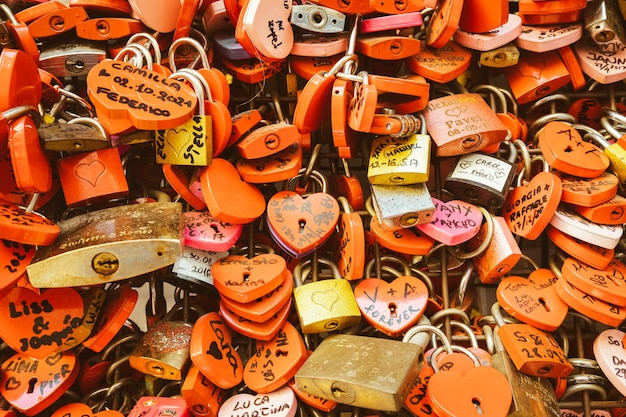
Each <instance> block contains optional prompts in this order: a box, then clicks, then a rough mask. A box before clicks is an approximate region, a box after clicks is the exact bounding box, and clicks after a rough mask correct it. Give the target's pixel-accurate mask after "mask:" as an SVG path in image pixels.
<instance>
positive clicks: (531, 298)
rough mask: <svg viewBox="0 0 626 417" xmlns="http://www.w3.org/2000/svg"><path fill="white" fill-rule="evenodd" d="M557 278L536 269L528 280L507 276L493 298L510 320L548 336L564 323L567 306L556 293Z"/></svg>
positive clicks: (552, 274)
mask: <svg viewBox="0 0 626 417" xmlns="http://www.w3.org/2000/svg"><path fill="white" fill-rule="evenodd" d="M557 280H558V279H557V277H556V276H555V275H554V273H553V272H552V271H551V270H549V269H543V268H542V269H537V270H535V271H533V272H531V274H530V275H529V276H528V278H524V277H519V276H508V277H505V278H502V280H501V281H500V283H499V284H498V288H497V291H496V296H497V298H498V301H499V302H500V304H501V305H502V308H504V310H505V311H506V312H507V313H509V315H511V316H512V317H515V318H517V319H518V320H521V321H523V322H524V323H526V324H530V325H531V326H534V327H536V328H538V329H541V330H545V331H548V332H553V331H555V330H556V329H557V328H558V327H559V326H560V325H561V324H562V323H563V320H565V317H566V316H567V312H568V309H569V306H568V305H567V304H566V303H565V302H564V301H563V300H561V298H560V297H559V295H558V293H557V290H556V286H555V284H556V281H557Z"/></svg>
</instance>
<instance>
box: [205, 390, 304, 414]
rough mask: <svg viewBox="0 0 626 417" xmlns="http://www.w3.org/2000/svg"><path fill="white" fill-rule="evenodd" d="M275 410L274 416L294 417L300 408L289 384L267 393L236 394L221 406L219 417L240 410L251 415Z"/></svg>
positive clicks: (236, 412)
mask: <svg viewBox="0 0 626 417" xmlns="http://www.w3.org/2000/svg"><path fill="white" fill-rule="evenodd" d="M266 410H274V413H273V414H272V416H273V417H293V416H294V415H295V414H296V411H297V410H298V405H297V400H296V395H295V394H294V392H293V391H292V390H291V388H289V387H288V386H286V385H285V386H284V387H281V388H279V389H277V390H276V391H273V392H270V393H265V394H257V395H250V394H235V395H233V396H231V397H230V398H228V399H227V400H226V401H224V403H223V404H222V405H221V406H220V409H219V411H218V412H217V417H230V416H234V415H236V414H238V413H239V412H240V411H241V412H244V413H249V415H262V412H267V411H266Z"/></svg>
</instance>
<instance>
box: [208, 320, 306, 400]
mask: <svg viewBox="0 0 626 417" xmlns="http://www.w3.org/2000/svg"><path fill="white" fill-rule="evenodd" d="M255 351H256V353H255V354H254V355H253V356H252V357H251V358H250V359H248V362H247V363H246V366H245V368H244V371H243V382H244V383H245V384H246V385H247V386H248V388H250V389H251V390H253V391H255V392H258V393H271V392H272V391H274V390H277V389H278V388H280V387H282V386H283V385H285V384H287V382H289V380H290V379H291V378H293V377H294V376H295V374H296V372H297V371H298V370H299V369H300V366H302V364H303V363H304V361H306V358H307V351H306V347H305V346H304V341H303V340H302V336H301V335H300V332H299V331H298V329H296V328H295V327H294V326H293V324H291V323H289V322H288V321H287V322H285V324H283V327H282V328H281V329H280V330H279V331H278V333H277V334H276V336H274V337H273V338H272V339H271V340H269V341H260V340H257V341H256V347H255ZM222 407H223V406H222ZM220 411H221V410H220Z"/></svg>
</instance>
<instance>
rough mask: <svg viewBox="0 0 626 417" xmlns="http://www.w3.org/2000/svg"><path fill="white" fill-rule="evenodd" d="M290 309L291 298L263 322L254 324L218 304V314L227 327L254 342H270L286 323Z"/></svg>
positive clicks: (222, 304)
mask: <svg viewBox="0 0 626 417" xmlns="http://www.w3.org/2000/svg"><path fill="white" fill-rule="evenodd" d="M290 309H291V298H288V299H287V303H286V304H285V305H284V306H283V307H281V308H280V310H278V311H277V312H276V314H274V315H273V316H271V317H270V318H268V319H266V320H265V321H263V322H255V321H252V320H249V319H247V318H245V317H242V316H240V315H239V314H237V313H234V312H233V311H231V310H229V309H228V308H227V307H226V304H224V303H220V314H221V315H222V317H223V318H224V321H225V322H226V323H227V324H228V326H229V327H230V328H231V329H233V330H234V331H236V332H237V333H239V334H241V335H243V336H246V337H249V338H251V339H256V340H265V341H269V340H272V339H273V338H274V337H276V335H277V334H278V332H280V329H281V328H282V326H283V325H284V324H285V323H286V322H287V318H288V316H289V313H290Z"/></svg>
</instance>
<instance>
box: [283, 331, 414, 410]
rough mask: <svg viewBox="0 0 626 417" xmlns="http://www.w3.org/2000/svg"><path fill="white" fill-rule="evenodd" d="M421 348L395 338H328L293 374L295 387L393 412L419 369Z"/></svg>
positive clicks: (355, 405)
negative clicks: (294, 374)
mask: <svg viewBox="0 0 626 417" xmlns="http://www.w3.org/2000/svg"><path fill="white" fill-rule="evenodd" d="M421 357H422V347H421V346H419V345H415V344H412V343H403V342H400V341H397V340H387V339H382V338H374V337H367V336H356V335H349V334H335V335H331V336H328V337H327V338H326V339H324V341H322V343H320V345H319V346H318V347H317V348H316V349H315V350H314V351H313V354H311V356H309V358H308V359H307V360H306V362H305V363H304V365H302V367H301V368H300V369H299V370H298V372H297V373H296V376H295V381H296V385H297V386H298V389H300V390H302V391H304V392H308V393H309V394H311V395H315V396H317V397H320V398H327V399H330V400H333V401H337V402H339V403H342V404H349V405H351V406H353V407H362V408H368V409H372V410H381V411H398V410H400V408H402V405H403V404H404V399H405V398H406V396H407V395H408V393H409V391H410V389H411V387H412V386H413V384H414V383H415V379H416V378H417V374H418V372H419V369H420V365H419V362H420V358H421Z"/></svg>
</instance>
